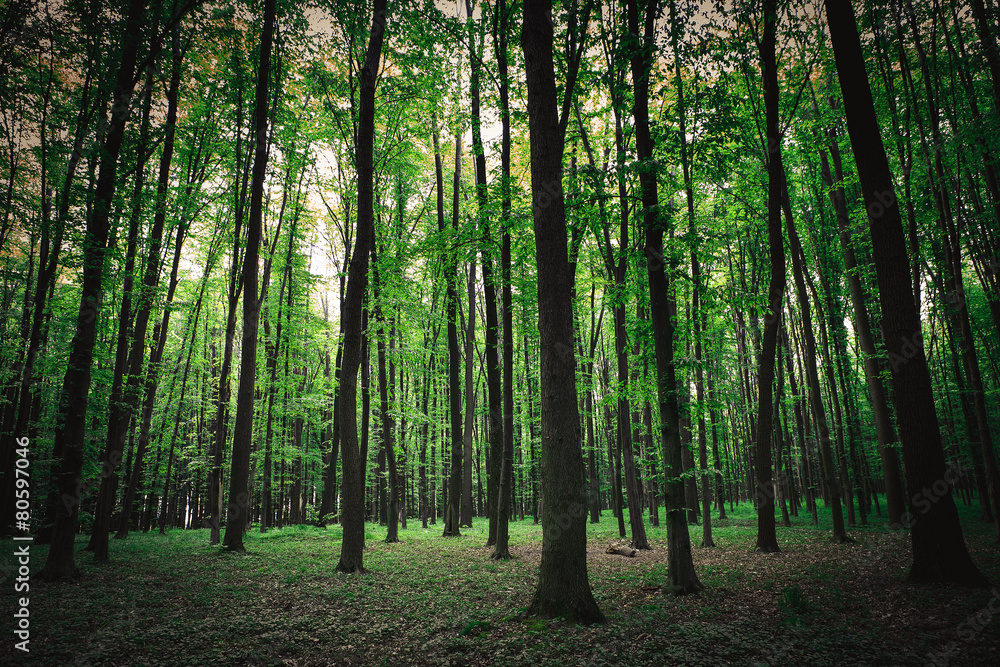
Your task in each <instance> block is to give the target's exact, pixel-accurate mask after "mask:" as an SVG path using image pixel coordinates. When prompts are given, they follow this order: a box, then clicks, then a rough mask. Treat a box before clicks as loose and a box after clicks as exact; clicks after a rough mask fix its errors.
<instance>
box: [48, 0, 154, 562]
mask: <svg viewBox="0 0 1000 667" xmlns="http://www.w3.org/2000/svg"><path fill="white" fill-rule="evenodd" d="M145 7H146V3H145V2H144V0H131V1H130V2H129V5H128V14H127V17H126V20H125V32H124V36H123V38H122V42H123V47H122V56H121V63H120V65H119V67H118V74H117V77H116V82H115V92H114V104H113V105H112V108H111V122H110V126H109V128H108V134H107V137H106V139H105V141H104V145H103V146H102V150H101V160H100V175H99V176H98V180H97V189H96V192H95V194H94V205H93V207H92V208H91V210H90V212H89V215H88V217H87V228H86V231H85V235H84V240H83V281H82V284H81V291H80V307H79V310H78V313H77V319H76V331H75V333H74V335H73V341H72V343H71V348H70V357H69V365H68V367H67V369H66V375H65V376H64V378H63V385H62V390H61V392H60V394H59V410H58V415H59V418H57V421H56V430H55V438H54V442H53V448H54V449H55V451H56V452H61V455H62V461H61V463H60V464H59V472H58V475H57V477H56V485H57V488H58V490H59V493H60V497H61V502H60V503H59V504H58V505H57V507H56V515H55V519H56V521H55V526H54V527H53V530H52V540H51V546H50V547H49V555H48V559H47V560H46V562H45V566H44V567H43V568H42V570H41V572H40V573H39V575H38V576H40V577H41V578H42V579H43V580H45V581H55V580H58V579H62V578H64V577H76V576H78V574H79V570H78V569H77V567H76V564H75V562H74V560H73V542H74V537H75V535H76V528H77V516H78V513H79V509H80V490H81V488H82V482H81V474H82V472H83V450H84V443H85V441H86V428H87V402H88V397H89V393H90V384H91V366H92V364H93V359H94V344H95V342H96V340H97V323H98V318H99V317H100V309H101V297H102V294H103V290H102V284H101V283H102V280H103V277H104V255H105V251H106V249H107V245H108V237H109V226H110V225H109V221H110V216H111V207H112V203H113V200H114V194H115V185H116V173H117V170H118V155H119V153H120V152H121V147H122V139H123V138H124V134H125V123H126V121H127V120H128V114H129V99H130V98H131V96H132V88H133V83H132V82H133V76H134V72H135V67H136V60H137V55H138V47H139V42H140V40H141V39H142V19H143V13H144V10H145Z"/></svg>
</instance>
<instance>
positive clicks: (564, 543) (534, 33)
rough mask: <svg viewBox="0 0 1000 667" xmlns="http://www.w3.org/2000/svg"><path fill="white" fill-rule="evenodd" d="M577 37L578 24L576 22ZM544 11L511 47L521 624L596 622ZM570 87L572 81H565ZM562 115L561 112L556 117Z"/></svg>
mask: <svg viewBox="0 0 1000 667" xmlns="http://www.w3.org/2000/svg"><path fill="white" fill-rule="evenodd" d="M584 30H586V21H584ZM552 43H553V28H552V13H551V5H550V3H548V2H545V1H544V0H526V2H525V3H524V19H523V24H522V28H521V47H522V49H523V51H524V68H525V76H526V81H527V88H528V128H529V136H530V142H531V192H532V217H533V219H534V224H535V247H536V259H535V262H536V266H537V269H538V275H539V276H540V277H544V279H543V280H541V281H540V282H539V285H538V331H539V342H540V356H541V379H542V391H541V395H542V456H541V458H542V462H541V463H542V500H543V509H542V562H541V566H540V568H539V576H538V587H537V588H536V589H535V593H534V595H533V597H532V600H531V604H530V606H529V607H528V611H527V614H528V615H529V616H542V617H545V618H555V617H565V618H566V619H567V620H569V621H571V622H578V623H587V624H589V623H601V622H603V621H604V620H605V618H604V614H603V613H602V612H601V610H600V608H598V606H597V602H596V601H595V600H594V595H593V593H592V592H591V589H590V581H589V579H588V577H587V521H586V514H587V484H586V477H585V474H584V467H583V453H582V448H581V440H580V420H579V413H578V411H577V401H576V374H575V373H576V371H575V366H576V364H575V358H574V355H573V307H572V303H571V299H570V295H571V292H572V283H573V276H572V275H570V272H569V268H570V264H569V261H568V256H567V252H566V250H567V247H566V212H565V207H564V202H563V189H562V154H563V137H564V131H565V123H560V120H559V117H558V115H557V109H556V82H555V71H554V69H553V62H552ZM567 87H568V88H572V81H567ZM564 116H565V114H564Z"/></svg>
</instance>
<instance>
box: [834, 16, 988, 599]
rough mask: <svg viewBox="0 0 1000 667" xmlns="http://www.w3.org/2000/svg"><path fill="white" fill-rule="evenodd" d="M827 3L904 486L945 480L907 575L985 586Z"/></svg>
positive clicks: (919, 523)
mask: <svg viewBox="0 0 1000 667" xmlns="http://www.w3.org/2000/svg"><path fill="white" fill-rule="evenodd" d="M825 5H826V12H827V23H828V25H829V28H830V36H831V40H832V42H833V50H834V56H835V59H836V63H837V73H838V77H839V79H840V87H841V91H842V93H843V99H844V110H845V112H846V115H847V128H848V134H849V135H850V138H851V145H852V147H853V148H854V157H855V161H856V162H857V167H858V178H859V180H860V182H861V190H862V194H863V196H864V201H865V206H866V208H867V212H868V218H869V221H870V232H871V237H872V245H873V255H874V258H875V272H876V275H877V279H878V286H879V302H880V305H881V310H882V330H883V331H884V333H885V343H886V348H887V349H888V351H889V361H890V370H891V373H892V387H893V403H894V406H895V408H896V417H897V423H898V424H899V435H900V440H901V441H902V443H903V460H904V464H905V469H906V481H907V486H908V487H909V488H910V489H924V488H931V487H932V486H934V484H935V482H938V481H939V480H945V482H946V483H947V487H946V489H945V492H944V493H943V494H941V495H940V496H939V497H938V499H937V502H935V503H929V502H927V503H926V504H924V503H919V502H918V501H919V499H920V496H919V495H915V496H914V498H913V499H911V503H910V516H909V517H908V518H909V522H910V523H911V524H912V526H911V527H912V548H913V565H912V567H911V569H910V573H909V580H910V581H913V582H938V581H940V582H952V583H959V584H966V585H972V586H985V585H988V583H989V582H988V580H987V579H986V577H985V576H983V574H982V573H981V572H980V571H979V569H978V568H977V567H976V564H975V562H973V560H972V557H971V556H970V555H969V552H968V550H967V549H966V546H965V539H964V537H963V535H962V527H961V524H960V523H959V519H958V511H957V509H956V507H955V502H954V500H953V498H952V495H951V488H950V486H951V484H950V483H949V482H948V479H947V478H946V477H945V475H946V468H945V460H944V450H943V448H942V444H941V431H940V428H939V425H938V419H937V412H936V409H935V405H934V395H933V391H932V389H931V378H930V373H929V372H928V368H927V360H926V357H925V355H924V349H923V344H922V333H921V326H920V317H919V313H918V312H917V309H916V305H915V303H914V300H913V290H912V287H911V285H910V278H909V275H908V271H906V270H905V269H906V267H907V254H906V242H905V238H904V236H903V225H902V220H901V218H900V214H899V202H898V200H897V199H896V196H895V192H894V190H893V185H892V175H891V172H890V170H889V162H888V160H887V158H886V154H885V147H884V146H883V145H882V138H881V135H880V132H879V126H878V119H877V117H876V115H875V105H874V102H873V100H872V94H871V87H870V85H869V83H868V75H867V72H866V70H865V63H864V57H863V55H862V51H861V41H860V38H859V36H858V28H857V22H856V21H855V17H854V10H853V8H852V7H851V5H850V3H849V2H848V0H826V2H825ZM918 511H919V514H918V513H917V512H918Z"/></svg>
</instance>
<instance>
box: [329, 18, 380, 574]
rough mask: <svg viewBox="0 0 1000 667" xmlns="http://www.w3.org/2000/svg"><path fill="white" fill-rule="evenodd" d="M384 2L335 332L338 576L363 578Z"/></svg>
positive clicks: (366, 79) (375, 31)
mask: <svg viewBox="0 0 1000 667" xmlns="http://www.w3.org/2000/svg"><path fill="white" fill-rule="evenodd" d="M385 7H386V0H375V6H374V8H373V10H372V28H371V32H370V34H369V38H368V51H367V53H366V56H365V63H364V66H363V67H362V68H361V73H360V79H361V91H360V92H361V95H360V98H361V99H360V105H359V117H358V142H357V147H356V150H357V158H356V160H357V162H356V166H357V172H358V215H357V222H358V233H357V237H356V239H355V246H354V250H353V251H352V256H351V264H350V267H349V268H348V272H347V293H346V294H345V296H344V301H343V304H342V306H341V315H340V326H341V331H342V332H343V334H344V367H343V369H342V371H341V373H342V374H341V385H340V386H341V391H340V418H339V425H340V452H341V455H342V457H343V481H342V483H341V487H340V488H341V494H342V500H341V523H342V524H343V527H344V533H343V534H344V537H343V540H342V542H341V545H340V561H339V562H338V563H337V571H338V572H359V573H360V572H364V571H365V569H364V565H363V557H364V548H365V487H364V459H363V458H362V457H361V456H360V455H359V452H358V403H357V400H358V393H357V392H358V387H357V378H358V368H359V367H360V366H361V363H362V360H363V354H364V353H363V350H362V344H361V339H362V331H363V323H362V315H363V313H362V310H363V308H362V307H363V303H364V296H365V288H366V287H367V285H368V255H369V254H370V253H371V247H372V241H373V236H374V233H375V224H374V217H375V214H374V208H373V201H372V199H373V185H374V184H373V180H374V176H373V172H374V165H373V153H374V140H375V77H376V75H377V74H378V68H379V60H380V58H381V55H382V41H383V37H384V35H385V22H386V9H385Z"/></svg>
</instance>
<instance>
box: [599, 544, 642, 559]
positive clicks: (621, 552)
mask: <svg viewBox="0 0 1000 667" xmlns="http://www.w3.org/2000/svg"><path fill="white" fill-rule="evenodd" d="M605 553H609V554H616V555H618V556H628V557H629V558H634V557H635V554H636V551H635V549H633V548H632V547H622V546H618V545H615V544H609V545H608V550H607V551H606V552H605Z"/></svg>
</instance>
